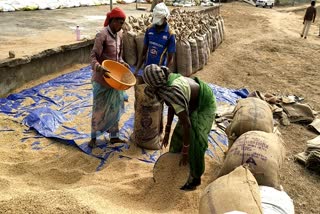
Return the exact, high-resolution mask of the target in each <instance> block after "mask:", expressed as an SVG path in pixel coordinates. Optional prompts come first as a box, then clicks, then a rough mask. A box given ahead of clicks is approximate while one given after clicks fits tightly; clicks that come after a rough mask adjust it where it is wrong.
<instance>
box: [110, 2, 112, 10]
mask: <svg viewBox="0 0 320 214" xmlns="http://www.w3.org/2000/svg"><path fill="white" fill-rule="evenodd" d="M111 10H112V0H110V11H111Z"/></svg>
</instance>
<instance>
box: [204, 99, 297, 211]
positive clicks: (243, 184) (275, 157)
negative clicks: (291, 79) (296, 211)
mask: <svg viewBox="0 0 320 214" xmlns="http://www.w3.org/2000/svg"><path fill="white" fill-rule="evenodd" d="M226 134H227V136H228V138H229V149H228V151H227V153H226V157H225V160H224V162H223V165H222V168H221V170H220V172H219V176H218V179H216V180H215V181H213V182H212V183H211V184H209V185H208V186H207V187H206V189H205V191H204V192H203V194H202V196H201V201H200V213H201V214H203V213H225V212H230V211H241V212H245V213H264V210H265V207H264V206H263V205H264V201H263V200H262V199H263V198H266V197H268V196H264V197H262V195H261V194H260V190H261V188H263V187H270V188H271V189H272V190H271V191H273V192H278V194H279V195H280V196H281V197H282V196H283V194H282V193H284V195H285V197H286V198H285V199H284V200H282V199H281V200H278V202H276V203H285V202H284V201H286V200H289V203H291V204H292V201H291V199H290V198H289V197H288V196H287V195H286V193H285V192H283V191H281V185H280V180H279V173H280V169H281V167H282V165H283V162H284V158H285V148H284V142H283V140H282V139H281V136H280V135H279V134H277V133H274V126H273V114H272V110H271V107H269V104H268V103H267V102H265V101H263V100H261V99H259V98H254V97H249V98H246V99H241V100H239V102H238V103H237V105H236V107H235V109H234V111H233V119H232V121H231V123H230V124H229V126H228V127H227V128H226ZM279 190H280V191H279ZM272 194H274V193H272ZM273 197H274V198H276V197H277V196H276V195H273ZM269 198H270V197H269ZM265 204H269V203H265ZM280 207H281V205H280ZM289 210H290V209H289ZM291 210H293V204H292V209H291ZM291 212H293V211H286V212H284V213H291ZM266 213H267V212H266ZM275 213H277V212H275ZM279 213H282V212H279Z"/></svg>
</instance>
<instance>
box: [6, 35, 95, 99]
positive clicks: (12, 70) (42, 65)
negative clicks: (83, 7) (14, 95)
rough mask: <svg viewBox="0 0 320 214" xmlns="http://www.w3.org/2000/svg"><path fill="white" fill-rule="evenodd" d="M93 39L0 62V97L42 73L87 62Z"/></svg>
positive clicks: (42, 74)
mask: <svg viewBox="0 0 320 214" xmlns="http://www.w3.org/2000/svg"><path fill="white" fill-rule="evenodd" d="M92 46H93V41H85V42H82V43H77V44H73V45H65V46H61V47H59V48H57V49H48V50H45V51H43V52H41V53H39V54H37V55H33V56H31V57H25V58H19V59H11V60H7V61H6V62H2V63H1V64H0V79H1V81H0V97H5V96H7V95H8V94H9V93H10V92H11V91H12V90H14V89H16V88H18V87H20V86H22V85H23V84H25V83H27V82H29V81H31V80H35V79H37V78H40V77H42V76H44V75H47V74H50V73H54V72H57V71H61V70H63V69H64V68H65V67H67V66H70V65H73V64H77V63H89V62H90V58H89V55H90V51H91V49H92Z"/></svg>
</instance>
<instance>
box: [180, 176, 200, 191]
mask: <svg viewBox="0 0 320 214" xmlns="http://www.w3.org/2000/svg"><path fill="white" fill-rule="evenodd" d="M189 180H191V182H189ZM189 180H188V181H187V183H186V184H185V185H183V186H182V187H181V188H180V189H181V190H186V191H192V190H195V189H196V188H197V186H199V185H200V184H201V178H191V179H189Z"/></svg>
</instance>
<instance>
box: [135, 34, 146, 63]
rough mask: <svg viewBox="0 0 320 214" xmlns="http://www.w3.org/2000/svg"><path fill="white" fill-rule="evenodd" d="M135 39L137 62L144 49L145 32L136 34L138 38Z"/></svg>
mask: <svg viewBox="0 0 320 214" xmlns="http://www.w3.org/2000/svg"><path fill="white" fill-rule="evenodd" d="M135 41H136V45H137V50H136V52H137V62H138V60H139V58H140V57H141V55H142V51H143V46H144V34H138V35H136V38H135Z"/></svg>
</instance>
